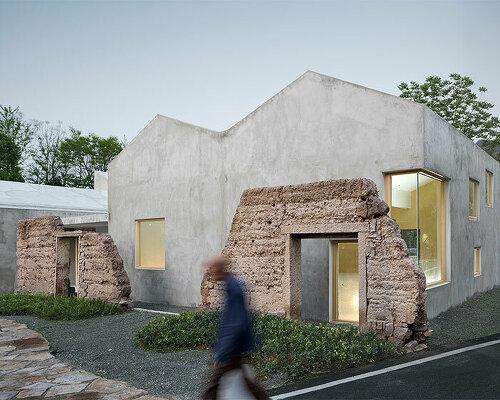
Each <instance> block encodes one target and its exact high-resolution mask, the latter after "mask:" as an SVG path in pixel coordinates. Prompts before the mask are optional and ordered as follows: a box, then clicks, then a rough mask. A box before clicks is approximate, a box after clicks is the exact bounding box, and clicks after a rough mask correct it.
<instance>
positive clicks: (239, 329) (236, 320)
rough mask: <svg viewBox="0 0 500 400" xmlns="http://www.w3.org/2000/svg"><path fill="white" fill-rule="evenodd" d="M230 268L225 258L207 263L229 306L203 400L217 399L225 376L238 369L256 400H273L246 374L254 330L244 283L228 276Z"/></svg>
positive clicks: (222, 318)
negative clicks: (245, 361) (244, 365)
mask: <svg viewBox="0 0 500 400" xmlns="http://www.w3.org/2000/svg"><path fill="white" fill-rule="evenodd" d="M227 264H228V260H227V259H226V258H225V257H223V256H216V257H213V258H211V259H209V260H208V261H207V262H206V265H207V266H208V270H207V273H208V274H209V275H210V276H211V278H212V279H214V280H216V281H223V282H224V283H225V292H226V303H225V308H224V310H223V311H222V315H221V319H220V323H219V328H218V332H217V340H216V343H215V349H214V350H215V363H214V367H215V369H214V371H213V373H212V377H211V378H210V382H209V384H208V388H207V390H206V392H205V394H204V395H203V399H204V400H215V399H217V390H218V388H219V381H220V379H221V378H222V376H223V375H224V374H226V373H227V372H229V371H233V370H235V369H241V371H242V373H243V378H244V381H245V384H246V386H247V388H248V391H249V392H250V393H251V394H252V395H253V396H254V397H255V398H256V399H258V400H261V399H262V400H264V399H269V396H268V395H267V394H266V392H265V391H264V390H263V389H261V388H260V387H259V386H258V385H257V384H256V383H255V382H254V381H253V380H252V379H251V378H250V377H249V376H248V375H247V374H246V372H245V368H242V357H243V355H244V354H245V353H248V352H249V351H251V350H252V347H253V337H252V336H253V335H252V328H251V323H250V318H249V315H248V311H247V308H246V304H245V296H244V294H243V289H242V288H241V285H240V283H239V282H238V281H237V280H236V279H235V278H234V277H233V276H232V275H231V274H230V273H229V272H227V270H226V267H227Z"/></svg>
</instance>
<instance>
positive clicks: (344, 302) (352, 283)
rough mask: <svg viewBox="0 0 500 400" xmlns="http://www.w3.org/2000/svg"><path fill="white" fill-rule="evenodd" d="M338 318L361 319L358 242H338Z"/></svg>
mask: <svg viewBox="0 0 500 400" xmlns="http://www.w3.org/2000/svg"><path fill="white" fill-rule="evenodd" d="M334 246H336V262H335V270H336V271H335V276H336V288H335V293H336V296H335V299H334V301H335V306H336V318H335V319H336V320H338V321H349V322H358V321H359V266H358V243H357V242H336V243H335V244H334Z"/></svg>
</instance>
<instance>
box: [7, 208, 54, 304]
mask: <svg viewBox="0 0 500 400" xmlns="http://www.w3.org/2000/svg"><path fill="white" fill-rule="evenodd" d="M62 231H63V224H62V221H61V218H59V217H50V216H49V217H37V218H33V219H30V220H26V221H19V223H18V226H17V266H18V268H17V280H16V281H17V283H16V290H15V292H16V293H31V294H51V293H54V287H55V259H56V236H55V234H56V233H57V232H62Z"/></svg>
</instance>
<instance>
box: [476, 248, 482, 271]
mask: <svg viewBox="0 0 500 400" xmlns="http://www.w3.org/2000/svg"><path fill="white" fill-rule="evenodd" d="M478 275H481V247H474V276H478Z"/></svg>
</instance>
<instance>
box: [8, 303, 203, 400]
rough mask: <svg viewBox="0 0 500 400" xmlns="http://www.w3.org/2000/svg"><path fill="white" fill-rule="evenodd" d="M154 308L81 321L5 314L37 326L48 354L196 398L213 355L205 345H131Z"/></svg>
mask: <svg viewBox="0 0 500 400" xmlns="http://www.w3.org/2000/svg"><path fill="white" fill-rule="evenodd" d="M157 317H158V314H153V313H147V312H139V311H132V312H127V313H124V314H120V315H113V316H108V317H99V318H93V319H88V320H80V321H45V320H42V319H38V318H35V317H24V316H22V317H21V316H13V317H4V318H8V319H12V320H15V321H18V322H22V323H24V324H26V325H27V326H28V328H30V329H33V330H36V331H38V332H40V333H41V334H42V335H43V336H44V337H45V338H46V339H47V340H48V341H49V343H50V345H51V348H52V352H53V354H54V355H55V356H56V357H57V358H59V359H61V360H64V361H66V362H68V363H69V364H71V365H73V366H76V367H80V368H82V369H84V370H86V371H90V372H92V373H94V374H96V375H100V376H103V377H105V378H109V379H117V380H122V381H125V382H128V383H130V384H131V385H132V386H135V387H137V388H140V389H144V390H147V391H148V392H150V394H155V395H159V396H164V397H172V396H175V397H176V398H180V399H193V398H199V397H200V393H201V390H202V388H203V383H204V382H205V380H206V376H207V372H208V370H209V366H210V363H211V361H212V355H211V353H210V352H209V351H182V352H177V353H150V352H147V351H143V350H140V349H137V348H135V347H133V346H132V340H133V338H134V336H135V334H136V332H138V331H139V330H140V329H141V327H142V326H143V325H145V324H146V323H147V322H148V321H150V320H151V319H154V318H157Z"/></svg>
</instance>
